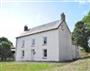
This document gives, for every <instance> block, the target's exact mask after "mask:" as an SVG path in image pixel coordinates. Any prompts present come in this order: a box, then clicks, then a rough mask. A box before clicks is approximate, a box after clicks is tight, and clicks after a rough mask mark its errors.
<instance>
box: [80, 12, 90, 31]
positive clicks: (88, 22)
mask: <svg viewBox="0 0 90 71" xmlns="http://www.w3.org/2000/svg"><path fill="white" fill-rule="evenodd" d="M82 21H83V22H84V23H85V24H86V25H87V27H88V29H89V30H90V11H89V12H88V14H87V15H86V16H84V17H83V19H82Z"/></svg>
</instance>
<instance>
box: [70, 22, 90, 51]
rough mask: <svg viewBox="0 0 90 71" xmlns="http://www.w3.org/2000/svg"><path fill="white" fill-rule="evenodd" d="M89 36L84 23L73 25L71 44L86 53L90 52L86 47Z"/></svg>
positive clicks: (89, 33)
mask: <svg viewBox="0 0 90 71" xmlns="http://www.w3.org/2000/svg"><path fill="white" fill-rule="evenodd" d="M89 36H90V31H89V29H88V28H87V26H86V25H85V24H84V22H82V21H79V22H77V23H76V24H75V28H74V31H73V32H72V40H73V44H75V45H77V46H80V47H82V48H84V49H85V51H86V52H90V48H89V47H88V42H87V41H88V37H89Z"/></svg>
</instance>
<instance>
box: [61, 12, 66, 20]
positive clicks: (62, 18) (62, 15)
mask: <svg viewBox="0 0 90 71" xmlns="http://www.w3.org/2000/svg"><path fill="white" fill-rule="evenodd" d="M61 20H62V21H65V14H64V13H61Z"/></svg>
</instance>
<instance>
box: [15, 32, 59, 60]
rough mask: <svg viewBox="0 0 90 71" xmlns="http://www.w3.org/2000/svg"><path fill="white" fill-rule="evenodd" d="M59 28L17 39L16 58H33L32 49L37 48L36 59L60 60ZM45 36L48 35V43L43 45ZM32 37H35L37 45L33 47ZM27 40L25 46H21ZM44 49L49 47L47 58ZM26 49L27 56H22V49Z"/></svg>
mask: <svg viewBox="0 0 90 71" xmlns="http://www.w3.org/2000/svg"><path fill="white" fill-rule="evenodd" d="M58 36H59V33H58V30H53V31H47V32H43V33H38V34H34V35H30V36H27V37H22V38H18V39H17V49H16V60H17V61H19V60H20V61H21V60H31V49H35V51H36V54H35V55H34V58H33V60H34V61H59V48H58V47H59V43H58V41H59V40H58V39H59V38H58ZM43 37H47V45H46V46H43ZM32 39H35V47H32V46H31V44H32ZM23 40H25V47H24V48H21V46H22V41H23ZM43 49H47V59H43ZM22 50H25V57H24V58H21V51H22Z"/></svg>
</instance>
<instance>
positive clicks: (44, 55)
mask: <svg viewBox="0 0 90 71" xmlns="http://www.w3.org/2000/svg"><path fill="white" fill-rule="evenodd" d="M43 57H44V58H46V57H47V49H44V50H43Z"/></svg>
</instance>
